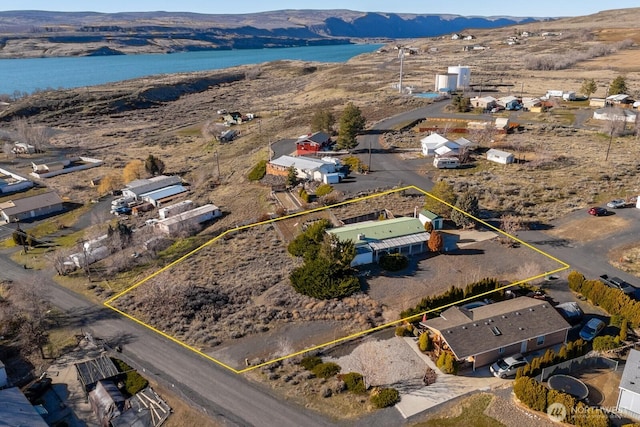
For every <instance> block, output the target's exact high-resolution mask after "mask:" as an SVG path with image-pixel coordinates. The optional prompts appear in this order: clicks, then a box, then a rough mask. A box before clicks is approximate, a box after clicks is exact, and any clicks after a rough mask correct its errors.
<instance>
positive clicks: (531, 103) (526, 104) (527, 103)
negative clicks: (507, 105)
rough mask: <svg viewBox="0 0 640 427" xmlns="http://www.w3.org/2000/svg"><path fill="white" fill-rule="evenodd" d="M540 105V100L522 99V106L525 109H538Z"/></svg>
mask: <svg viewBox="0 0 640 427" xmlns="http://www.w3.org/2000/svg"><path fill="white" fill-rule="evenodd" d="M541 104H542V101H541V100H540V98H529V97H525V98H522V106H523V107H524V108H526V109H531V108H533V107H538V106H540V105H541Z"/></svg>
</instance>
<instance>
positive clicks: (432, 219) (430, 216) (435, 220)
mask: <svg viewBox="0 0 640 427" xmlns="http://www.w3.org/2000/svg"><path fill="white" fill-rule="evenodd" d="M418 219H419V220H420V222H421V223H422V225H423V226H424V225H425V224H426V223H431V225H432V227H433V229H434V230H442V225H443V223H444V218H442V217H441V216H440V215H438V214H437V213H433V212H431V211H429V210H427V209H423V210H421V211H420V213H419V214H418Z"/></svg>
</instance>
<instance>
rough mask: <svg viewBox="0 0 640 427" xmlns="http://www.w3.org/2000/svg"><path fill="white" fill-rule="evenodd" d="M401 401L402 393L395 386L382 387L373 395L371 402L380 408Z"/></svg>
mask: <svg viewBox="0 0 640 427" xmlns="http://www.w3.org/2000/svg"><path fill="white" fill-rule="evenodd" d="M398 402H400V393H399V392H398V390H396V389H395V388H382V389H380V390H378V391H377V392H376V393H374V394H372V395H371V403H373V404H374V406H375V407H376V408H378V409H381V408H387V407H389V406H393V405H395V404H396V403H398Z"/></svg>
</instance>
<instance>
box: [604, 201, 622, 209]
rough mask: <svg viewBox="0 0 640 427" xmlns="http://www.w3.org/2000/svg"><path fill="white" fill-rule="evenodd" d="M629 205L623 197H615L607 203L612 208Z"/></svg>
mask: <svg viewBox="0 0 640 427" xmlns="http://www.w3.org/2000/svg"><path fill="white" fill-rule="evenodd" d="M625 206H627V202H626V201H624V200H622V199H614V200H612V201H610V202H609V203H607V207H608V208H611V209H620V208H624V207H625Z"/></svg>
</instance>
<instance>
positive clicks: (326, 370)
mask: <svg viewBox="0 0 640 427" xmlns="http://www.w3.org/2000/svg"><path fill="white" fill-rule="evenodd" d="M341 369H342V368H341V367H340V365H338V364H336V363H333V362H322V363H319V364H317V365H316V366H314V367H313V369H311V372H313V373H314V375H315V376H316V377H318V378H325V379H326V378H331V377H333V376H334V375H337V374H338V372H340V370H341Z"/></svg>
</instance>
